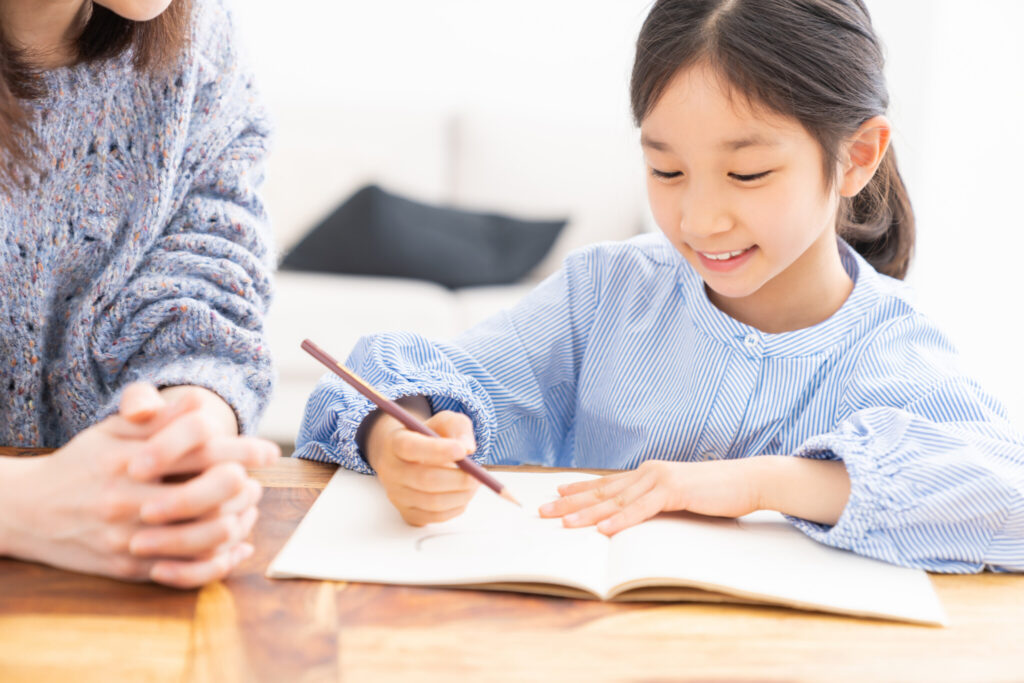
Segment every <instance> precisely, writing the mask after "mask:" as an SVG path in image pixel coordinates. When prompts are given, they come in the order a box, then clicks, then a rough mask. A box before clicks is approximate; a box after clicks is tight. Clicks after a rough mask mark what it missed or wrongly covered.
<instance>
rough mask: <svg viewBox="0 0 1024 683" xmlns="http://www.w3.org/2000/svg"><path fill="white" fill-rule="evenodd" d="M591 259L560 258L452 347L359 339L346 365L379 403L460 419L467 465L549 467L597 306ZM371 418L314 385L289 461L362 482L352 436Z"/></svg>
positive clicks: (331, 388) (395, 338)
mask: <svg viewBox="0 0 1024 683" xmlns="http://www.w3.org/2000/svg"><path fill="white" fill-rule="evenodd" d="M596 254H597V252H595V251H594V250H583V251H581V252H577V253H576V254H574V255H572V256H570V257H569V258H568V259H567V261H566V264H565V266H564V268H563V269H562V270H561V271H559V272H558V273H556V274H554V275H552V276H551V277H550V278H548V279H547V280H546V281H545V282H543V283H542V284H541V285H540V286H538V287H537V289H535V290H534V291H533V292H531V293H530V294H529V295H527V296H526V297H525V298H524V299H523V300H522V301H521V302H520V303H519V304H517V305H516V306H515V307H514V308H512V309H511V310H508V311H503V312H501V313H498V314H497V315H495V316H494V317H492V318H490V319H489V320H487V321H485V322H483V323H481V324H480V325H478V326H476V327H474V328H473V329H471V330H469V331H468V332H466V333H464V334H463V335H461V336H459V337H458V338H456V339H455V340H454V341H452V342H447V343H440V342H430V341H428V340H426V339H424V338H422V337H420V336H418V335H415V334H405V333H394V334H383V335H376V336H372V337H366V338H364V339H362V340H361V341H360V342H359V344H358V345H357V346H356V348H355V350H354V351H353V352H352V354H351V356H350V357H349V359H348V361H347V363H346V364H347V365H348V366H349V367H350V368H352V369H353V370H354V371H355V372H356V373H357V374H358V375H360V376H361V377H362V378H363V379H365V380H366V381H367V382H369V383H370V384H372V385H373V386H375V387H377V389H378V390H379V391H381V393H383V394H384V395H386V396H388V397H389V398H392V399H396V398H399V397H403V396H416V395H419V396H427V397H429V399H430V404H431V409H432V410H433V411H434V412H441V411H456V412H461V413H465V414H466V415H468V416H469V417H470V418H471V419H472V422H473V425H474V428H475V434H474V436H475V442H476V444H477V450H476V454H475V456H474V457H476V458H477V459H480V460H488V461H494V459H495V458H506V459H508V460H510V461H514V459H515V458H517V457H518V456H517V455H516V451H517V450H519V451H523V452H526V453H529V454H530V456H532V457H534V458H536V459H538V460H541V461H552V460H553V459H554V457H555V455H556V454H557V452H558V449H559V448H560V446H561V441H562V439H563V438H564V434H565V432H566V431H567V430H568V427H569V425H570V424H571V421H572V418H573V414H572V406H573V405H574V400H572V397H574V396H575V390H576V381H577V378H578V376H579V367H580V363H581V360H582V357H583V352H584V348H585V346H586V341H587V338H588V334H589V331H590V326H591V324H592V322H593V319H594V311H595V308H596V302H597V296H596V294H595V290H594V285H593V282H594V276H593V274H592V270H593V268H594V263H593V261H594V260H595V259H596ZM373 409H374V406H373V404H372V403H370V402H369V401H367V400H366V399H365V398H363V397H362V396H361V395H360V394H358V393H356V392H355V391H353V390H351V389H350V388H349V387H348V386H347V385H346V384H345V383H344V382H342V381H341V380H339V379H338V378H336V377H334V376H333V375H326V376H324V378H323V379H321V381H320V383H319V384H318V385H317V387H316V389H315V390H314V391H313V393H312V395H311V396H310V398H309V401H308V402H307V404H306V412H305V415H304V417H303V422H302V426H301V427H300V429H299V435H298V438H297V440H296V455H298V456H300V457H305V458H310V459H313V460H327V461H333V462H337V463H340V464H341V465H343V466H345V467H348V468H350V469H355V470H359V471H362V472H371V471H372V470H371V469H370V468H369V467H368V466H367V464H366V462H365V461H364V460H363V458H362V457H361V454H360V450H359V447H358V444H357V440H356V433H357V430H358V429H359V427H360V425H361V424H362V422H363V420H364V419H365V418H366V416H367V415H369V414H370V413H371V412H372V411H373ZM513 444H516V445H517V448H515V449H514V448H513V447H512V445H513Z"/></svg>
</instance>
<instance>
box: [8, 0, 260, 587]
mask: <svg viewBox="0 0 1024 683" xmlns="http://www.w3.org/2000/svg"><path fill="white" fill-rule="evenodd" d="M169 1H170V0H97V1H96V2H92V1H91V0H0V146H2V148H3V149H2V155H0V226H2V231H3V241H2V244H0V282H2V288H3V296H2V299H0V313H2V315H0V358H2V362H0V368H2V369H0V373H2V377H0V391H5V392H6V395H5V396H4V400H3V406H2V408H0V445H4V446H20V447H50V448H56V449H57V450H56V452H55V453H54V454H53V455H51V456H48V457H38V458H9V457H8V458H0V555H10V556H14V557H19V558H23V559H27V560H34V561H39V562H44V563H48V564H52V565H56V566H59V567H64V568H68V569H73V570H78V571H85V572H94V573H99V574H105V575H109V576H115V577H119V578H124V579H133V580H139V579H147V578H148V579H152V580H154V581H159V582H162V583H167V584H170V585H174V586H182V587H184V586H195V585H200V584H203V583H206V582H209V581H213V580H216V579H219V578H222V577H223V576H225V575H226V574H227V573H228V572H229V571H230V570H231V569H232V567H234V566H235V565H236V564H237V563H238V562H240V561H241V560H242V559H244V558H245V557H247V556H248V555H249V554H250V553H251V552H252V546H251V545H249V544H248V543H247V542H245V539H246V537H247V536H248V535H249V532H250V530H251V529H252V526H253V524H254V522H255V520H256V503H257V501H258V499H259V496H260V487H259V484H258V483H257V482H255V481H254V480H252V479H250V478H249V477H248V476H247V475H246V472H245V469H244V466H251V465H258V464H266V463H268V462H270V461H271V460H273V459H274V458H275V457H277V455H278V451H277V447H276V446H274V445H273V444H270V443H267V442H263V441H260V440H257V439H253V438H250V437H242V436H239V434H240V433H247V432H251V431H252V430H253V428H254V426H255V423H256V420H257V418H258V416H259V414H260V412H261V411H262V409H263V407H264V405H265V404H266V401H267V398H268V396H269V393H270V385H271V368H270V361H269V359H268V357H267V353H266V351H265V348H264V346H263V342H262V318H263V314H264V312H265V310H266V307H267V303H268V298H269V295H270V280H269V273H270V263H271V254H270V249H269V247H268V235H267V224H266V217H265V214H264V211H263V208H262V203H261V202H260V200H259V197H258V196H257V194H256V193H255V188H256V186H257V184H258V182H259V181H260V177H261V172H260V170H259V169H260V168H261V164H262V160H263V157H264V155H265V152H266V147H267V123H266V117H265V115H264V112H263V110H262V108H261V107H260V105H259V104H258V102H257V101H256V99H255V96H254V93H253V91H252V82H251V78H250V76H249V75H248V73H247V72H246V71H245V70H244V69H243V68H242V67H241V66H240V65H239V62H238V60H237V55H236V52H235V49H234V47H233V46H232V42H231V39H230V34H231V26H230V20H229V17H228V15H227V13H226V12H225V10H224V9H223V8H222V7H221V6H220V5H219V4H218V2H216V1H215V0H209V1H207V0H194V1H193V2H189V1H188V0H175V2H174V3H173V4H170V6H168V5H169ZM169 474H193V475H195V476H193V477H191V478H189V479H187V480H186V481H184V482H179V483H169V482H167V481H165V479H164V476H165V475H169ZM178 479H179V480H180V479H181V478H180V477H179V478H178Z"/></svg>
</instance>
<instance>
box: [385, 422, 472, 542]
mask: <svg viewBox="0 0 1024 683" xmlns="http://www.w3.org/2000/svg"><path fill="white" fill-rule="evenodd" d="M375 420H376V421H375V422H374V423H373V426H372V427H371V428H370V431H369V433H368V435H367V438H366V449H365V450H366V460H367V462H368V463H369V464H370V467H372V468H373V469H375V470H376V471H377V478H378V479H379V480H380V483H381V484H382V485H383V486H384V490H385V491H386V492H387V496H388V499H389V500H390V501H391V503H392V504H393V505H394V506H395V507H396V508H397V509H398V512H399V513H400V514H401V515H402V519H404V520H405V521H406V522H408V523H409V524H412V525H413V526H423V525H425V524H429V523H431V522H443V521H445V520H447V519H451V518H452V517H457V516H458V515H460V514H462V511H463V510H465V509H466V505H468V504H469V501H470V500H471V499H472V498H473V494H475V493H476V490H477V487H479V486H480V482H478V481H477V480H476V479H474V478H473V477H471V476H469V475H468V474H466V473H465V472H463V471H462V470H460V469H459V468H458V466H457V465H456V464H455V461H456V460H460V459H462V458H464V457H465V456H467V455H469V454H470V453H472V452H474V451H475V450H476V442H475V440H474V438H473V423H472V422H471V421H470V419H469V418H468V417H466V416H465V415H463V414H461V413H453V412H448V411H443V412H440V413H437V414H436V415H434V416H433V417H431V418H429V419H427V420H426V421H425V424H426V425H427V426H428V427H430V428H431V429H433V430H434V431H435V432H437V433H438V434H440V435H441V436H442V437H444V438H441V439H435V438H433V437H430V436H423V435H422V434H419V433H417V432H414V431H412V430H409V429H406V428H405V427H404V426H403V425H402V423H401V422H399V421H398V420H396V419H395V418H393V417H391V416H390V415H387V414H384V413H381V414H379V416H377V417H376V418H375Z"/></svg>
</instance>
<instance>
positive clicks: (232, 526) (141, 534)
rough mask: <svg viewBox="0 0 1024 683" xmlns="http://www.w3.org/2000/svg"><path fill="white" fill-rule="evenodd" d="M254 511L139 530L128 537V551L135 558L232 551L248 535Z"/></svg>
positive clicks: (252, 523)
mask: <svg viewBox="0 0 1024 683" xmlns="http://www.w3.org/2000/svg"><path fill="white" fill-rule="evenodd" d="M257 516H258V511H257V510H256V508H255V507H249V508H246V509H245V510H244V511H242V513H241V514H230V515H220V516H217V517H212V518H209V519H205V520H202V521H196V522H191V523H188V524H174V525H164V526H159V527H152V528H147V529H142V530H141V531H138V532H136V533H135V535H134V536H132V539H131V541H130V543H129V550H130V552H131V553H132V555H135V556H138V557H163V558H183V559H186V558H197V557H200V556H203V555H207V554H210V555H212V554H214V551H216V550H218V549H220V548H225V549H228V548H232V547H234V546H236V545H238V543H239V542H240V541H241V540H242V539H244V538H246V537H248V536H249V534H250V533H251V532H252V528H253V525H254V524H255V523H256V518H257Z"/></svg>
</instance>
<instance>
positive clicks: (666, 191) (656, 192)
mask: <svg viewBox="0 0 1024 683" xmlns="http://www.w3.org/2000/svg"><path fill="white" fill-rule="evenodd" d="M647 201H648V203H649V204H650V205H651V215H653V216H654V222H655V223H657V224H658V227H659V228H661V231H662V232H665V233H673V232H675V231H677V230H678V229H679V202H678V201H676V196H675V193H674V192H673V191H672V188H670V187H668V186H667V185H665V184H664V183H662V182H660V181H658V180H657V179H655V178H651V177H650V176H648V178H647Z"/></svg>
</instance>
